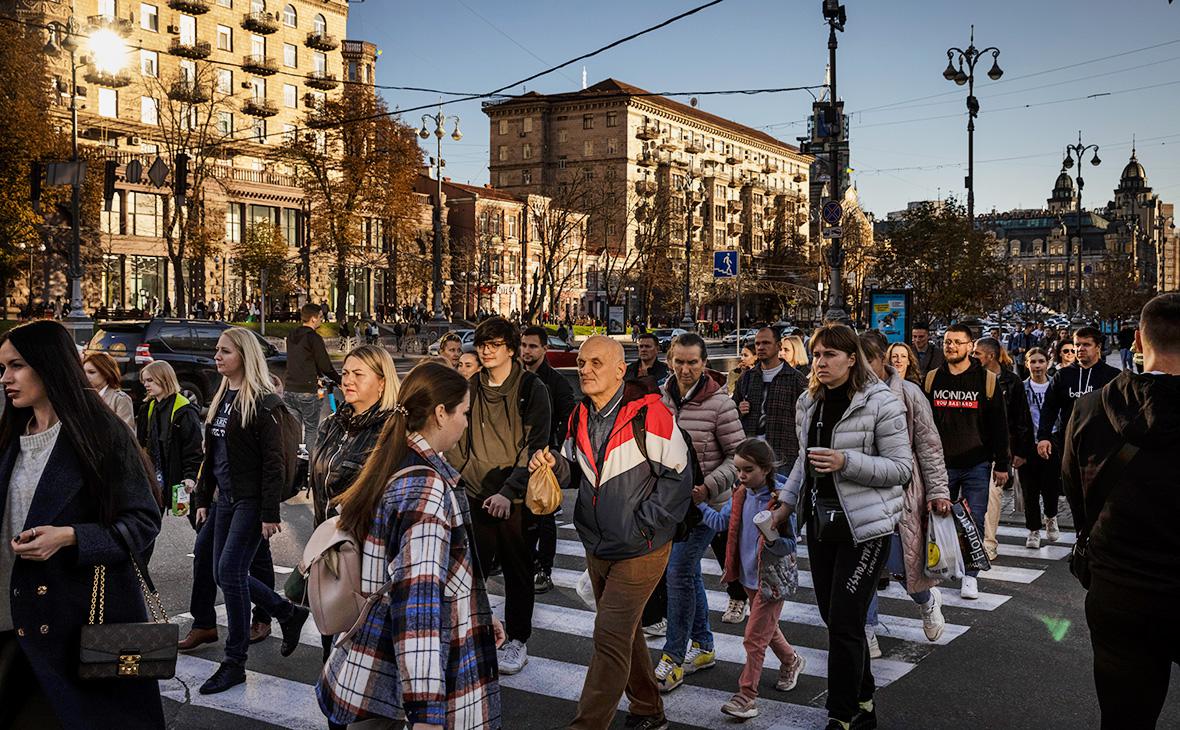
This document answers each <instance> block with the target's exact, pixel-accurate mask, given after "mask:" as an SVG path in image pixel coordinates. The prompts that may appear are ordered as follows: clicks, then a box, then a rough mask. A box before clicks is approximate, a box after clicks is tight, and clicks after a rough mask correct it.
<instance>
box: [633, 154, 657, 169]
mask: <svg viewBox="0 0 1180 730" xmlns="http://www.w3.org/2000/svg"><path fill="white" fill-rule="evenodd" d="M635 164H636V165H639V166H640V167H655V166H656V160H655V158H654V157H652V156H651V155H640V156H639V157H638V158H637V159H636V160H635Z"/></svg>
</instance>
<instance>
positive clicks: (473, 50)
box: [348, 0, 1180, 217]
mask: <svg viewBox="0 0 1180 730" xmlns="http://www.w3.org/2000/svg"><path fill="white" fill-rule="evenodd" d="M704 1H705V0H695V1H689V2H673V1H672V0H595V1H594V2H580V1H578V2H575V1H574V0H432V2H429V3H425V2H419V3H413V4H411V3H407V2H404V1H403V0H364V1H363V2H357V0H353V5H352V8H351V11H350V18H349V33H348V37H349V38H350V39H357V40H368V41H371V42H373V43H376V44H377V46H378V47H379V48H380V49H381V51H382V55H381V58H380V60H379V62H378V65H377V82H378V84H383V85H391V86H415V87H425V88H430V89H438V90H442V91H447V92H463V93H484V92H488V91H491V90H493V89H496V88H499V87H501V86H504V85H505V84H508V83H512V82H513V81H516V80H518V79H522V78H525V77H527V76H530V75H532V74H534V73H537V72H538V71H541V70H544V69H546V68H549V67H551V66H554V65H557V64H559V63H562V62H564V61H567V60H569V59H571V58H574V57H576V56H579V55H581V54H583V53H586V52H589V51H592V50H594V49H596V48H599V47H601V46H604V45H607V44H608V43H611V42H613V41H615V40H617V39H619V38H622V37H624V36H626V35H629V34H631V33H634V32H636V31H639V30H642V29H644V28H646V27H648V26H651V25H655V24H657V23H659V22H662V21H664V20H666V19H667V18H670V17H672V16H674V15H677V14H679V13H682V12H684V11H686V10H688V9H690V8H693V7H695V6H697V5H700V4H703V2H704ZM845 5H846V7H847V12H848V24H847V28H846V31H845V32H844V33H843V34H840V35H839V44H840V47H839V51H838V57H837V71H838V76H837V91H838V92H839V95H840V98H842V99H843V100H844V102H845V110H846V111H847V112H849V114H850V116H851V132H850V135H851V137H850V139H851V150H852V152H851V158H852V159H851V167H852V168H853V170H854V172H853V173H852V181H853V182H854V183H855V185H856V186H857V189H858V191H859V193H860V198H861V201H862V203H863V206H864V208H865V209H866V210H869V211H872V212H874V213H875V214H877V215H878V216H880V217H883V216H884V215H885V213H887V212H889V211H894V210H899V209H902V208H904V207H905V205H906V203H907V202H909V201H915V200H932V199H936V198H938V197H946V196H948V195H956V196H957V197H959V198H960V199H961V200H965V193H964V191H963V178H964V176H965V175H966V169H967V164H966V160H967V131H966V126H967V117H966V111H965V100H966V87H959V86H956V85H955V84H954V83H952V82H950V81H947V80H945V79H944V78H943V77H942V71H943V69H944V68H945V67H946V60H947V58H946V52H947V49H948V48H950V47H952V46H958V47H960V48H965V47H966V46H967V44H968V42H969V34H970V28H971V25H972V24H974V25H975V37H976V46H977V47H978V48H984V47H987V46H996V47H998V48H999V49H1000V51H1001V53H1000V57H999V62H1000V66H1001V67H1002V68H1003V70H1004V77H1003V78H1002V79H1001V80H1000V81H998V82H993V81H991V80H990V79H988V78H987V77H986V70H987V69H988V68H990V62H989V61H990V58H989V59H987V60H981V61H980V62H979V66H978V67H977V73H976V76H977V78H976V85H975V90H976V97H977V98H978V99H979V102H980V105H981V112H980V115H979V117H978V119H977V121H976V131H975V162H976V172H975V178H976V183H975V201H976V203H975V207H976V211H977V212H987V211H990V210H992V209H993V208H994V209H996V210H1001V211H1002V210H1009V209H1013V208H1040V207H1043V206H1044V205H1045V199H1046V198H1048V197H1049V193H1050V190H1051V189H1052V187H1053V182H1054V180H1055V179H1056V177H1057V175H1058V173H1059V172H1060V170H1061V159H1062V157H1063V156H1064V149H1065V145H1066V144H1071V143H1076V142H1077V139H1078V131H1079V130H1080V131H1081V132H1082V139H1083V141H1084V143H1086V144H1098V145H1099V146H1100V152H1099V155H1100V157H1101V159H1102V164H1101V165H1100V166H1098V167H1096V168H1094V167H1090V166H1089V165H1087V166H1086V169H1085V181H1086V185H1085V197H1084V200H1083V203H1084V204H1085V205H1086V206H1087V207H1091V206H1094V207H1097V206H1101V205H1104V204H1105V203H1106V201H1108V200H1110V199H1111V198H1112V197H1113V190H1114V188H1115V187H1116V185H1117V183H1118V179H1119V176H1120V173H1121V172H1122V169H1123V167H1124V166H1125V165H1126V162H1127V159H1128V158H1129V156H1130V153H1131V140H1132V135H1137V139H1138V157H1139V160H1140V162H1141V163H1142V164H1143V165H1144V167H1145V169H1146V171H1147V177H1148V184H1149V185H1151V186H1152V187H1153V188H1154V189H1155V191H1156V192H1157V193H1159V194H1160V196H1161V197H1162V198H1163V199H1164V200H1165V201H1174V200H1177V199H1180V125H1177V123H1176V120H1177V119H1180V75H1178V74H1177V71H1180V4H1177V5H1169V4H1168V2H1167V0H1123V2H1120V3H1115V2H1111V1H1110V0H989V1H988V2H970V1H968V0H941V1H939V2H934V1H931V0H921V1H919V0H845ZM820 9H821V2H820V0H723V2H721V3H720V4H718V5H715V6H713V7H710V8H708V9H706V10H703V11H701V12H700V13H697V14H695V15H692V16H690V17H688V18H685V19H683V20H680V21H678V22H676V23H674V24H672V25H669V26H667V27H665V28H662V29H660V30H658V31H655V32H653V33H650V34H648V35H645V36H642V37H640V38H638V39H636V40H633V41H630V42H628V43H626V44H624V45H622V46H619V47H617V48H614V49H611V50H609V51H606V52H605V53H603V54H601V55H599V56H596V57H594V58H591V59H589V60H587V61H584V62H581V63H578V64H576V65H574V66H569V67H566V68H564V69H562V70H561V71H558V72H554V73H551V74H549V75H546V76H543V77H541V78H538V79H536V80H534V81H532V82H530V83H529V84H528V85H527V89H522V88H521V87H516V88H515V89H514V90H513V91H512V92H506V93H519V92H521V91H525V90H528V91H539V92H542V93H552V92H562V91H569V90H575V89H578V88H580V87H581V84H582V68H583V66H585V69H586V78H587V80H588V82H589V83H590V84H594V83H596V82H598V81H601V80H603V79H605V78H609V77H613V78H616V79H619V80H621V81H626V82H628V83H631V84H634V85H636V86H639V87H641V88H644V89H647V90H649V91H653V92H673V91H677V92H678V91H692V92H695V91H713V90H732V89H757V88H773V87H785V86H805V85H813V84H821V83H823V80H824V69H825V66H826V64H827V59H828V52H827V38H828V32H827V26H826V25H825V24H824V21H823V18H822V15H821V12H820ZM1144 87H1148V88H1144ZM382 93H383V94H384V96H385V99H386V101H387V102H388V103H389V105H390V107H391V108H392V107H397V108H400V109H409V108H411V107H419V106H422V105H428V104H437V102H438V100H439V99H440V98H443V99H446V98H454V97H449V96H442V97H440V95H439V94H437V93H422V92H408V91H400V90H383V91H382ZM1094 95H1099V96H1094ZM1087 97H1089V98H1087ZM675 98H677V99H678V100H680V101H684V102H686V101H687V100H688V97H687V96H685V97H675ZM811 102H812V98H811V96H810V95H809V94H808V92H806V91H800V92H790V93H779V94H761V95H724V96H708V97H701V106H702V108H703V109H705V110H707V111H709V112H712V113H714V114H719V115H721V116H724V117H727V118H729V119H732V120H734V121H737V122H740V123H742V124H745V125H747V126H751V127H755V128H760V129H764V130H765V131H767V132H769V133H771V134H773V135H775V136H776V137H778V138H779V139H781V140H783V141H786V142H789V143H792V144H794V143H795V142H796V137H798V136H801V135H803V134H805V133H806V124H805V122H803V121H802V120H804V119H805V118H806V116H807V115H808V113H809V110H810V107H811ZM446 109H447V114H457V115H458V116H459V117H460V118H461V128H462V130H463V135H464V137H463V140H462V141H461V142H458V143H455V142H452V141H451V140H450V138H449V137H447V138H446V139H445V141H444V148H443V157H444V158H445V159H446V161H447V167H446V171H445V172H444V174H445V175H448V176H449V177H451V178H452V179H454V180H457V181H460V182H471V183H472V184H480V185H481V184H483V183H486V182H488V171H487V165H488V133H489V124H488V119H487V117H486V116H485V115H484V114H483V113H482V111H481V107H480V102H478V101H469V102H460V103H455V104H450V105H448V106H447V107H446ZM432 111H433V110H432ZM423 113H424V111H422V110H419V111H414V112H407V113H406V115H405V116H404V119H405V120H406V122H407V123H409V124H412V125H414V126H419V125H420V123H421V119H420V118H421V115H422V114H423ZM429 142H430V149H429V150H428V152H427V154H433V151H434V150H433V142H434V140H433V138H431V139H430V140H429Z"/></svg>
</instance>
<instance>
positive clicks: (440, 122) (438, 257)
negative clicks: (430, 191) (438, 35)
mask: <svg viewBox="0 0 1180 730" xmlns="http://www.w3.org/2000/svg"><path fill="white" fill-rule="evenodd" d="M448 119H451V120H453V121H454V123H455V131H454V132H453V133H452V134H451V139H453V140H455V141H456V142H458V141H459V140H461V139H463V134H462V133H461V132H460V131H459V117H457V116H451V117H448V116H447V115H445V114H443V110H442V105H439V108H438V113H437V114H435V115H433V116H431V115H429V114H423V115H422V128H421V129H419V130H418V136H419V137H421V138H422V139H428V138H429V137H430V131H429V130H428V129H427V128H426V122H427V120H429V121H432V122H434V139H435V144H436V150H435V151H436V154H435V157H434V177H435V181H436V183H437V185H438V187H437V190H436V195H435V198H434V244H433V246H432V247H431V248H432V250H431V254H432V257H431V258H432V261H431V264H432V271H431V275H432V276H431V279H432V286H433V288H434V302H433V306H434V317H433V321H434V322H436V323H442V322H445V321H446V317H445V316H444V315H443V274H442V265H443V254H442V251H443V240H442V229H443V224H442V215H443V213H442V169H443V167H445V166H446V164H447V163H446V162H445V161H444V160H443V158H442V138H443V135H444V134H446V124H447V120H448Z"/></svg>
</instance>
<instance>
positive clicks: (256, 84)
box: [250, 77, 266, 99]
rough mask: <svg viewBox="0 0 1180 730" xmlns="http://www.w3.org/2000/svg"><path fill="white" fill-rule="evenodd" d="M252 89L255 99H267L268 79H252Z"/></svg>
mask: <svg viewBox="0 0 1180 730" xmlns="http://www.w3.org/2000/svg"><path fill="white" fill-rule="evenodd" d="M250 89H251V91H252V92H253V96H254V98H255V99H265V98H266V79H260V78H257V77H256V78H252V79H250Z"/></svg>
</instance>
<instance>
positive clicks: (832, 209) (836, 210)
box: [822, 200, 844, 226]
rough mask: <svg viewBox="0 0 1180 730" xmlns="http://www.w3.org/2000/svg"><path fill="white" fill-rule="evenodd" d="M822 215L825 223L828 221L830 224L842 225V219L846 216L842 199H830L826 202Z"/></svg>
mask: <svg viewBox="0 0 1180 730" xmlns="http://www.w3.org/2000/svg"><path fill="white" fill-rule="evenodd" d="M822 215H823V219H824V223H827V224H828V225H829V226H838V225H840V220H841V219H842V218H843V217H844V206H842V205H840V201H838V200H829V201H828V202H826V203H824V209H823V213H822Z"/></svg>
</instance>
